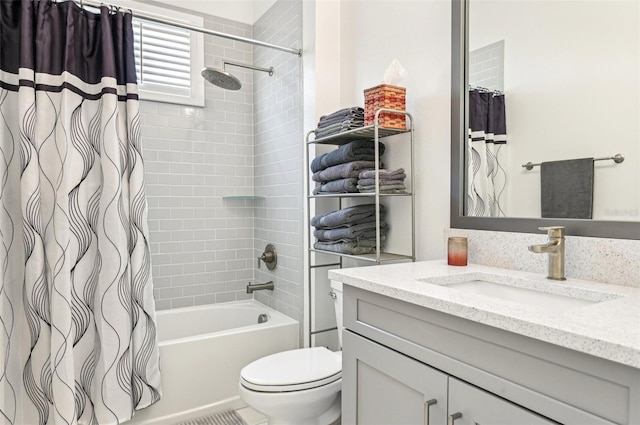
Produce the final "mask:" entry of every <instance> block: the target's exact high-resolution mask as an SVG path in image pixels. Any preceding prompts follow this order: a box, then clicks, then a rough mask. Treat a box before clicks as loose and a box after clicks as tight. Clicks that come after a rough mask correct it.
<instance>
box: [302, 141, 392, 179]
mask: <svg viewBox="0 0 640 425" xmlns="http://www.w3.org/2000/svg"><path fill="white" fill-rule="evenodd" d="M384 150H385V145H384V143H381V142H378V153H379V154H380V156H382V154H384ZM375 159H376V158H375V146H374V144H373V141H371V140H354V141H352V142H349V143H347V144H344V145H342V146H340V147H339V148H337V149H334V150H332V151H331V152H328V153H325V154H322V155H320V156H317V157H316V158H315V159H314V160H313V161H311V171H312V172H314V173H316V172H318V171H322V170H324V169H325V168H329V167H332V166H334V165H338V164H344V163H347V162H351V161H375Z"/></svg>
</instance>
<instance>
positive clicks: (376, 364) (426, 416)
mask: <svg viewBox="0 0 640 425" xmlns="http://www.w3.org/2000/svg"><path fill="white" fill-rule="evenodd" d="M342 361H343V375H342V376H343V386H342V394H343V409H342V410H343V413H342V423H343V424H345V425H347V424H358V425H391V424H394V425H413V424H415V425H422V424H426V425H446V424H447V420H448V419H449V420H450V421H452V422H453V424H454V425H475V424H491V425H514V424H527V425H552V424H555V423H556V422H553V421H549V420H547V419H545V418H543V417H541V416H539V415H536V414H535V413H532V412H529V411H528V410H526V409H523V408H522V407H520V406H517V405H515V404H513V403H510V402H508V401H506V400H504V399H502V398H500V397H497V396H495V395H493V394H490V393H488V392H486V391H482V390H480V389H478V388H476V387H474V386H472V385H469V384H467V383H465V382H463V381H460V380H458V379H455V378H452V377H449V376H447V375H446V374H444V373H442V372H440V371H438V370H436V369H433V368H431V367H429V366H427V365H425V364H424V363H421V362H418V361H416V360H414V359H412V358H410V357H407V356H405V355H403V354H400V353H398V352H396V351H393V350H391V349H389V348H386V347H384V346H382V345H380V344H377V343H375V342H372V341H370V340H368V339H365V338H362V337H360V336H358V335H357V334H354V333H352V332H350V331H345V332H344V334H343V356H342Z"/></svg>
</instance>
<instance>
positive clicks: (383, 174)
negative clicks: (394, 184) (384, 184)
mask: <svg viewBox="0 0 640 425" xmlns="http://www.w3.org/2000/svg"><path fill="white" fill-rule="evenodd" d="M378 175H379V176H380V180H401V179H404V178H406V177H407V175H406V174H405V173H404V168H398V169H397V170H385V169H382V170H378ZM358 177H359V178H361V179H375V178H376V171H375V170H368V171H363V172H362V173H360V175H359V176H358Z"/></svg>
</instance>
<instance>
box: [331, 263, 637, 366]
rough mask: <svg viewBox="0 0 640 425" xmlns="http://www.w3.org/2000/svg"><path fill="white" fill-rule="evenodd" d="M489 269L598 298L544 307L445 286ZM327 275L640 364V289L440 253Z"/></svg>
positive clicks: (506, 278)
mask: <svg viewBox="0 0 640 425" xmlns="http://www.w3.org/2000/svg"><path fill="white" fill-rule="evenodd" d="M488 276H490V277H491V279H490V280H492V281H493V282H496V283H503V282H504V283H509V284H510V285H512V286H526V287H528V288H531V289H538V290H543V291H544V292H549V293H556V294H559V295H567V296H571V297H578V298H581V299H592V300H595V301H598V302H596V303H593V304H589V305H583V306H577V307H575V306H574V307H570V308H567V309H550V308H549V309H547V308H545V307H535V306H530V305H526V304H525V303H522V302H519V301H518V302H516V301H506V300H502V299H498V298H495V297H493V296H487V295H479V294H474V293H470V292H468V291H465V290H464V289H458V288H450V287H447V284H448V283H454V282H460V281H464V280H473V279H487V277H488ZM329 279H331V280H335V281H338V282H342V283H343V284H346V285H351V286H354V287H357V288H361V289H365V290H367V291H371V292H375V293H378V294H381V295H385V296H388V297H391V298H395V299H398V300H401V301H406V302H409V303H411V304H416V305H420V306H423V307H427V308H430V309H433V310H436V311H440V312H443V313H448V314H451V315H453V316H457V317H462V318H465V319H469V320H473V321H475V322H478V323H482V324H485V325H489V326H493V327H496V328H500V329H504V330H507V331H510V332H513V333H516V334H520V335H524V336H528V337H531V338H535V339H538V340H541V341H545V342H549V343H551V344H555V345H559V346H561V347H565V348H569V349H572V350H576V351H579V352H583V353H587V354H591V355H593V356H596V357H600V358H604V359H607V360H611V361H614V362H618V363H622V364H625V365H628V366H632V367H635V368H640V289H639V288H634V287H627V286H621V285H611V284H603V283H597V282H589V281H585V280H578V279H570V278H568V279H567V280H566V281H562V282H556V281H551V280H548V279H546V278H545V276H544V275H542V274H538V273H529V272H523V271H517V270H508V269H501V268H496V267H489V266H481V265H471V264H470V265H468V266H466V267H455V266H448V265H447V264H446V261H443V260H437V261H422V262H416V263H402V264H388V265H381V266H369V267H355V268H347V269H334V270H330V271H329ZM429 280H432V281H433V282H437V283H429Z"/></svg>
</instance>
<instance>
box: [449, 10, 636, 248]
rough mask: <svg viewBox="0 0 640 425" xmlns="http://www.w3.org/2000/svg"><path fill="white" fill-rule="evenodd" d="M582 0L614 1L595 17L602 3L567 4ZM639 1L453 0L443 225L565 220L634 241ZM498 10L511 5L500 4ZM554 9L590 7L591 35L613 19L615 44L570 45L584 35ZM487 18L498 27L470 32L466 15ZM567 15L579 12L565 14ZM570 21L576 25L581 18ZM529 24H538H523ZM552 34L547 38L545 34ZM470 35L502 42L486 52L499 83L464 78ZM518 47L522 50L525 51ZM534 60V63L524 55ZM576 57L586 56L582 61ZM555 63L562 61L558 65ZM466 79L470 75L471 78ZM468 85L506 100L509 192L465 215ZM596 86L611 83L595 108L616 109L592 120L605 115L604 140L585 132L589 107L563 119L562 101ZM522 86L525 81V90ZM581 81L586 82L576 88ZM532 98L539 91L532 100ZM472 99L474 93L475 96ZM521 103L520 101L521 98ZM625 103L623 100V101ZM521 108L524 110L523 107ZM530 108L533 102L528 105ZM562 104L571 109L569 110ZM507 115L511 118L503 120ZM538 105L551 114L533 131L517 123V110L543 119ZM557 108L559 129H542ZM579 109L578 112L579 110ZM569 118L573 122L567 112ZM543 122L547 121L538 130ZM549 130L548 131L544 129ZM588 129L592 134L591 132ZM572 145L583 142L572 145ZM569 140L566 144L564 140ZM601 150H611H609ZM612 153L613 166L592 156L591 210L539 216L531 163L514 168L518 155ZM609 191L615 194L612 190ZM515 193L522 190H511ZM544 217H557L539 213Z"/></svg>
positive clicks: (552, 157)
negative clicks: (618, 157)
mask: <svg viewBox="0 0 640 425" xmlns="http://www.w3.org/2000/svg"><path fill="white" fill-rule="evenodd" d="M514 3H517V5H518V7H517V8H515V9H514V8H513V7H510V5H511V4H514ZM583 3H584V4H590V5H591V6H592V7H600V8H606V7H613V8H618V9H616V10H612V11H610V12H611V15H610V16H611V17H612V18H610V19H609V20H607V19H604V17H605V13H609V11H605V10H604V9H603V10H601V11H594V10H586V11H578V10H575V8H578V7H581V5H582V4H583ZM485 6H486V8H485ZM525 6H528V7H530V9H528V10H525ZM545 7H547V8H548V7H552V8H554V7H555V8H559V7H561V8H564V10H559V9H558V10H544V9H541V8H545ZM624 7H632V8H633V7H635V9H633V10H635V13H633V11H632V13H629V11H628V10H623V9H621V8H624ZM639 7H640V6H638V4H637V2H629V1H597V2H572V1H559V2H548V1H541V0H526V1H523V2H502V1H486V0H452V39H451V43H452V44H451V46H452V55H451V58H452V59H451V60H452V64H451V96H452V98H451V141H452V145H451V227H453V228H462V229H478V230H495V231H508V232H524V233H540V231H539V230H538V227H541V226H551V225H553V226H565V227H566V230H567V233H566V234H567V235H573V236H591V237H605V238H618V239H640V212H639V211H638V206H639V204H640V165H639V164H640V118H638V108H639V104H640V92H639V79H638V75H639V74H638V72H639V69H638V67H639V63H640V62H639V59H638V56H640V55H639V54H638V51H639V50H638V49H639V43H640V42H639V37H638V35H639V34H640V29H639V28H638V20H639V19H640V10H638V8H639ZM496 8H501V9H496ZM507 8H510V9H511V10H507ZM474 10H475V11H476V12H475V13H476V15H474V16H473V17H471V16H470V14H471V13H474ZM535 11H538V12H537V15H539V17H540V19H543V18H544V17H545V16H546V17H552V18H555V20H556V21H558V22H560V23H561V24H562V27H558V29H553V28H552V27H551V25H555V23H553V22H549V23H544V24H541V23H540V22H536V21H535V18H534V17H535V16H536V13H534V12H535ZM520 12H522V13H520ZM518 13H520V17H521V19H522V21H518V20H517V19H519V18H518V17H517V16H513V22H511V17H510V15H507V14H518ZM563 13H567V14H570V15H572V16H578V17H579V16H580V15H581V14H584V15H585V16H586V17H587V18H588V17H592V18H593V15H594V14H595V18H594V19H600V20H599V21H598V22H599V25H600V26H599V28H598V31H593V27H591V28H590V29H589V30H590V32H592V33H594V34H597V36H600V35H601V34H602V33H603V31H607V30H605V29H604V27H603V25H605V24H613V25H617V27H615V26H614V27H612V28H613V29H612V30H611V32H612V34H613V36H614V38H612V39H611V40H615V36H617V37H619V39H618V42H617V43H616V44H615V45H614V46H613V47H612V46H611V44H610V43H613V41H611V40H608V41H602V44H603V45H602V46H594V42H593V41H589V40H586V41H588V42H587V43H586V44H585V45H584V46H583V47H580V45H579V44H569V43H580V42H581V41H583V38H585V37H586V36H585V37H583V36H581V35H580V34H581V32H580V31H583V30H580V29H579V28H573V29H572V28H571V27H570V26H569V25H568V21H567V19H564V18H563V17H562V16H563V15H562V14H563ZM487 16H489V18H490V19H491V20H492V21H491V22H486V26H491V25H493V26H497V27H499V28H498V31H493V33H491V34H490V35H487V34H488V33H487V31H486V30H485V29H483V31H484V32H481V33H478V32H477V31H475V30H474V31H470V22H476V21H474V19H476V18H477V19H483V20H485V21H486V20H487ZM616 17H618V18H616ZM623 18H624V19H627V20H628V22H627V21H624V22H621V21H620V19H623ZM505 20H509V25H504V22H505ZM485 21H482V24H481V25H478V24H477V23H476V24H474V27H473V28H478V27H484V26H485ZM574 21H580V20H579V19H574ZM609 21H611V22H609ZM579 24H580V25H583V23H582V22H580V23H579ZM531 25H533V26H531ZM576 25H578V23H576ZM519 28H522V29H523V30H524V31H525V32H524V33H522V34H517V33H516V32H515V31H517V30H518V29H519ZM532 28H533V29H537V30H536V31H532ZM584 31H587V30H584ZM625 31H626V32H625ZM471 32H473V35H472V37H473V40H471V41H470V33H471ZM630 32H631V34H635V37H628V35H629V34H630ZM478 34H480V35H478ZM554 34H555V35H554ZM553 36H555V37H556V38H555V39H553ZM627 38H629V39H630V40H628V41H629V43H631V44H630V45H628V46H627V45H626V44H625V45H622V44H621V43H623V42H624V43H627ZM545 39H548V40H547V42H548V43H549V44H544V42H545ZM476 41H477V42H478V43H480V45H481V46H482V48H485V47H486V48H487V49H491V48H494V49H497V50H500V49H502V52H498V54H497V55H493V56H498V57H499V55H500V54H502V55H503V57H502V58H501V59H500V60H499V63H500V65H501V66H502V69H501V70H500V71H499V72H494V75H493V76H496V75H497V77H498V80H500V78H502V81H499V83H501V84H503V85H502V86H500V85H498V86H497V88H496V87H493V86H491V87H484V86H485V85H488V84H493V82H492V81H480V83H481V84H478V83H477V82H475V81H474V82H473V84H470V80H469V73H470V69H471V68H472V65H471V64H470V56H474V55H477V53H478V51H479V48H478V47H477V44H478V43H476ZM607 43H609V44H607ZM473 44H475V45H473ZM472 45H473V46H472ZM470 46H471V53H470ZM532 46H533V47H532ZM533 48H535V51H532V50H531V49H533ZM597 48H600V49H603V50H602V51H615V52H618V56H617V58H618V59H616V58H615V57H610V55H607V57H602V54H595V53H594V52H595V49H597ZM525 49H530V50H529V51H527V50H525ZM625 49H626V50H625ZM554 52H560V53H554ZM629 52H630V53H629ZM480 53H481V54H482V53H483V52H482V51H481V52H480ZM596 53H597V52H596ZM489 55H490V56H491V55H492V54H489ZM580 55H582V56H580ZM485 56H486V55H485ZM518 57H521V58H525V59H526V60H528V61H529V63H526V62H525V64H524V65H523V64H522V63H523V62H522V59H521V61H520V62H519V64H518V65H517V66H514V65H513V63H514V61H516V59H517V58H518ZM536 60H537V61H538V62H537V63H533V61H536ZM585 60H586V61H587V63H585ZM615 60H622V61H624V63H622V64H616V63H615ZM563 61H564V62H566V63H562V62H563ZM603 62H604V64H603ZM572 63H576V64H578V65H579V67H578V69H575V70H571V69H570V68H569V65H570V64H572ZM518 67H520V68H518ZM523 67H524V68H526V69H525V71H527V72H528V71H530V70H531V69H533V70H534V71H537V72H530V73H529V74H526V73H525V72H523V71H522V69H523ZM476 68H477V66H476V65H473V69H471V71H472V74H473V73H474V72H475V69H476ZM590 68H593V69H595V70H596V71H598V72H597V73H595V74H593V76H586V77H585V76H584V75H582V74H585V73H586V72H588V71H590ZM518 69H520V71H518ZM567 69H569V71H567ZM608 69H613V72H612V73H610V74H611V75H608V74H607V73H605V71H606V70H608ZM620 72H622V74H620ZM625 73H626V74H625ZM485 74H486V73H485ZM620 75H622V76H625V75H626V76H631V80H630V82H629V84H626V85H625V84H619V82H620V80H621V79H622V78H623V77H621V76H620ZM583 77H584V78H583ZM472 78H476V77H474V76H472ZM625 78H626V77H625ZM634 78H635V79H634ZM596 79H597V80H598V81H596ZM573 80H579V81H581V83H582V84H583V87H582V88H579V87H578V88H575V87H571V86H570V83H573ZM476 84H478V85H482V90H486V91H489V92H493V93H497V92H498V91H499V93H498V94H501V95H504V101H505V102H506V104H507V105H508V106H507V108H506V109H507V117H506V134H507V136H506V139H507V144H506V145H505V146H506V147H507V148H508V149H511V152H510V157H509V161H508V162H507V165H506V166H505V169H506V172H507V173H509V174H508V177H507V179H506V184H507V185H511V187H510V190H511V194H512V195H511V197H512V199H511V201H510V202H511V203H507V206H508V207H507V208H504V210H503V211H500V213H498V214H496V215H498V216H489V217H488V216H474V212H473V211H474V210H470V209H469V204H470V201H469V196H468V193H467V192H469V190H468V187H469V175H470V174H471V172H469V170H468V167H469V159H468V158H467V157H465V156H469V155H468V153H467V152H468V150H469V147H468V143H471V142H470V141H468V138H469V135H470V134H472V135H473V134H474V133H470V132H469V98H470V96H469V93H470V91H469V88H470V86H475V85H476ZM527 84H529V86H527ZM598 84H603V85H604V87H611V90H606V93H605V94H606V97H604V100H598V102H600V104H604V105H609V106H604V107H605V108H609V109H611V106H610V105H617V106H616V108H618V109H617V110H618V111H620V113H618V114H616V111H613V113H611V114H610V115H605V116H603V117H602V119H601V120H600V121H603V122H604V126H605V127H606V126H607V125H608V126H609V130H611V129H614V130H616V131H617V130H620V131H621V133H620V134H619V135H616V136H615V137H612V138H604V140H603V138H602V137H600V136H598V133H597V131H601V130H594V131H593V132H590V129H594V127H593V126H594V125H595V122H594V120H593V119H590V118H589V117H588V114H587V113H592V112H593V111H591V110H587V109H584V110H583V112H585V115H584V117H585V119H584V120H580V121H581V122H571V120H570V119H569V118H570V116H571V115H572V114H569V113H566V111H567V110H568V109H569V107H568V106H567V105H577V106H575V107H573V108H574V109H579V108H580V107H583V108H584V107H585V104H586V100H585V98H584V97H581V96H584V95H585V93H584V92H585V91H586V92H588V93H587V98H589V96H591V97H593V96H595V95H596V94H597V93H596V92H598V91H601V90H598V89H597V87H598ZM530 85H533V86H534V87H533V88H531V87H530ZM543 86H549V87H555V88H556V89H555V90H553V91H552V92H551V93H548V92H547V93H545V92H543V91H542V87H543ZM472 88H473V87H472ZM585 88H586V89H588V90H585ZM590 88H593V90H591V91H590ZM565 89H566V90H565ZM561 91H566V93H564V94H563V95H564V96H566V99H565V98H563V99H561V98H560V94H561V93H560V92H561ZM572 94H573V95H572ZM616 96H617V97H616ZM534 97H537V98H538V99H534ZM540 98H546V100H545V99H543V100H544V101H547V102H548V103H547V105H546V106H543V107H542V108H541V107H540V106H539V104H538V105H535V101H536V100H538V101H539V100H540ZM473 100H474V101H475V99H473ZM589 100H590V98H589ZM525 101H526V102H528V103H527V104H526V105H525ZM510 102H511V104H512V106H511V107H510V106H509V105H510ZM567 102H569V103H567ZM571 102H573V103H571ZM610 102H613V103H610ZM616 102H617V103H616ZM625 102H626V103H630V104H628V105H627V104H626V103H625ZM532 105H533V106H532ZM526 108H531V109H528V110H527V109H526ZM535 108H538V109H537V110H536V109H535ZM554 108H560V109H554ZM562 108H564V109H562ZM547 110H548V111H547ZM522 111H525V112H526V111H528V113H523V112H522ZM536 111H537V112H536ZM558 111H559V112H558ZM570 112H572V113H573V112H576V111H573V110H571V111H570ZM578 112H580V111H578ZM509 113H510V114H511V116H512V117H511V118H510V117H509ZM544 113H550V114H551V115H549V117H550V118H548V119H541V120H539V122H538V127H537V128H535V129H532V128H529V127H523V126H522V123H523V122H524V121H527V119H526V118H531V117H533V118H539V117H543V116H544ZM474 114H475V112H474ZM558 115H561V116H562V118H563V119H564V118H566V119H565V121H564V122H563V123H562V125H563V130H558V131H564V133H563V134H558V131H555V130H553V129H554V127H551V125H552V124H553V123H552V121H553V117H554V116H558ZM601 115H602V114H601ZM578 116H580V115H579V114H578ZM599 116H600V115H599ZM620 117H621V118H620ZM618 118H620V121H618V122H616V120H617V119H618ZM572 119H573V120H574V121H575V120H576V119H575V118H572ZM545 122H546V125H547V128H545ZM510 126H511V128H510ZM572 126H573V127H572ZM549 128H551V129H552V130H549ZM510 133H512V134H513V139H514V140H513V143H511V142H512V141H511V140H509V138H510V137H511V136H510ZM532 133H536V134H537V135H538V137H537V138H535V137H534V138H532V139H531V140H534V142H531V141H529V142H528V143H527V137H530V136H531V134H532ZM591 133H592V134H591ZM592 135H594V137H591V136H592ZM496 137H497V136H496ZM570 137H575V138H576V140H569V141H568V142H567V143H566V144H565V145H560V143H561V142H562V140H567V139H569V138H570ZM625 138H626V140H624V143H626V144H624V145H616V143H617V142H619V141H620V140H621V139H625ZM543 139H548V140H547V142H549V144H548V145H544V144H543V143H542V142H541V141H542V140H543ZM590 139H593V140H590ZM587 142H588V143H591V145H587ZM581 143H582V144H584V145H581ZM523 146H524V147H526V146H531V148H530V149H525V148H523ZM568 146H574V147H572V148H569V147H568ZM575 146H577V148H575ZM589 149H591V150H589ZM616 149H620V150H624V152H613V150H616ZM609 150H612V151H611V152H609ZM592 152H602V154H600V153H598V154H592ZM617 153H620V154H622V155H624V156H625V161H624V162H623V163H621V164H616V163H614V162H613V161H611V160H607V161H605V160H603V161H594V162H593V182H592V183H591V184H592V185H593V186H595V187H596V189H597V190H593V186H592V187H591V190H592V193H593V195H592V200H591V202H592V205H590V207H591V208H592V209H593V215H592V217H593V218H541V216H542V211H541V210H542V209H543V208H542V205H541V204H542V203H543V201H544V199H541V186H542V185H543V183H542V182H541V168H542V167H534V168H533V169H532V170H528V169H526V168H525V167H523V165H524V164H525V163H526V162H532V163H537V165H538V164H541V163H543V162H547V161H548V162H554V161H559V160H567V159H576V158H583V157H590V156H592V157H594V158H595V157H600V156H602V157H605V156H613V155H615V154H617ZM616 167H619V168H616ZM623 167H624V168H623ZM621 170H622V171H621ZM545 172H546V171H545ZM602 193H604V194H605V195H604V196H606V199H605V200H603V195H602ZM609 195H616V196H618V197H617V198H611V197H609ZM518 196H524V197H523V198H518ZM528 204H531V205H530V206H529V207H528V208H524V206H526V205H528ZM514 205H515V207H514ZM603 205H604V207H603ZM596 206H597V207H596ZM590 216H591V215H590ZM547 217H563V216H562V215H559V216H556V215H547Z"/></svg>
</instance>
